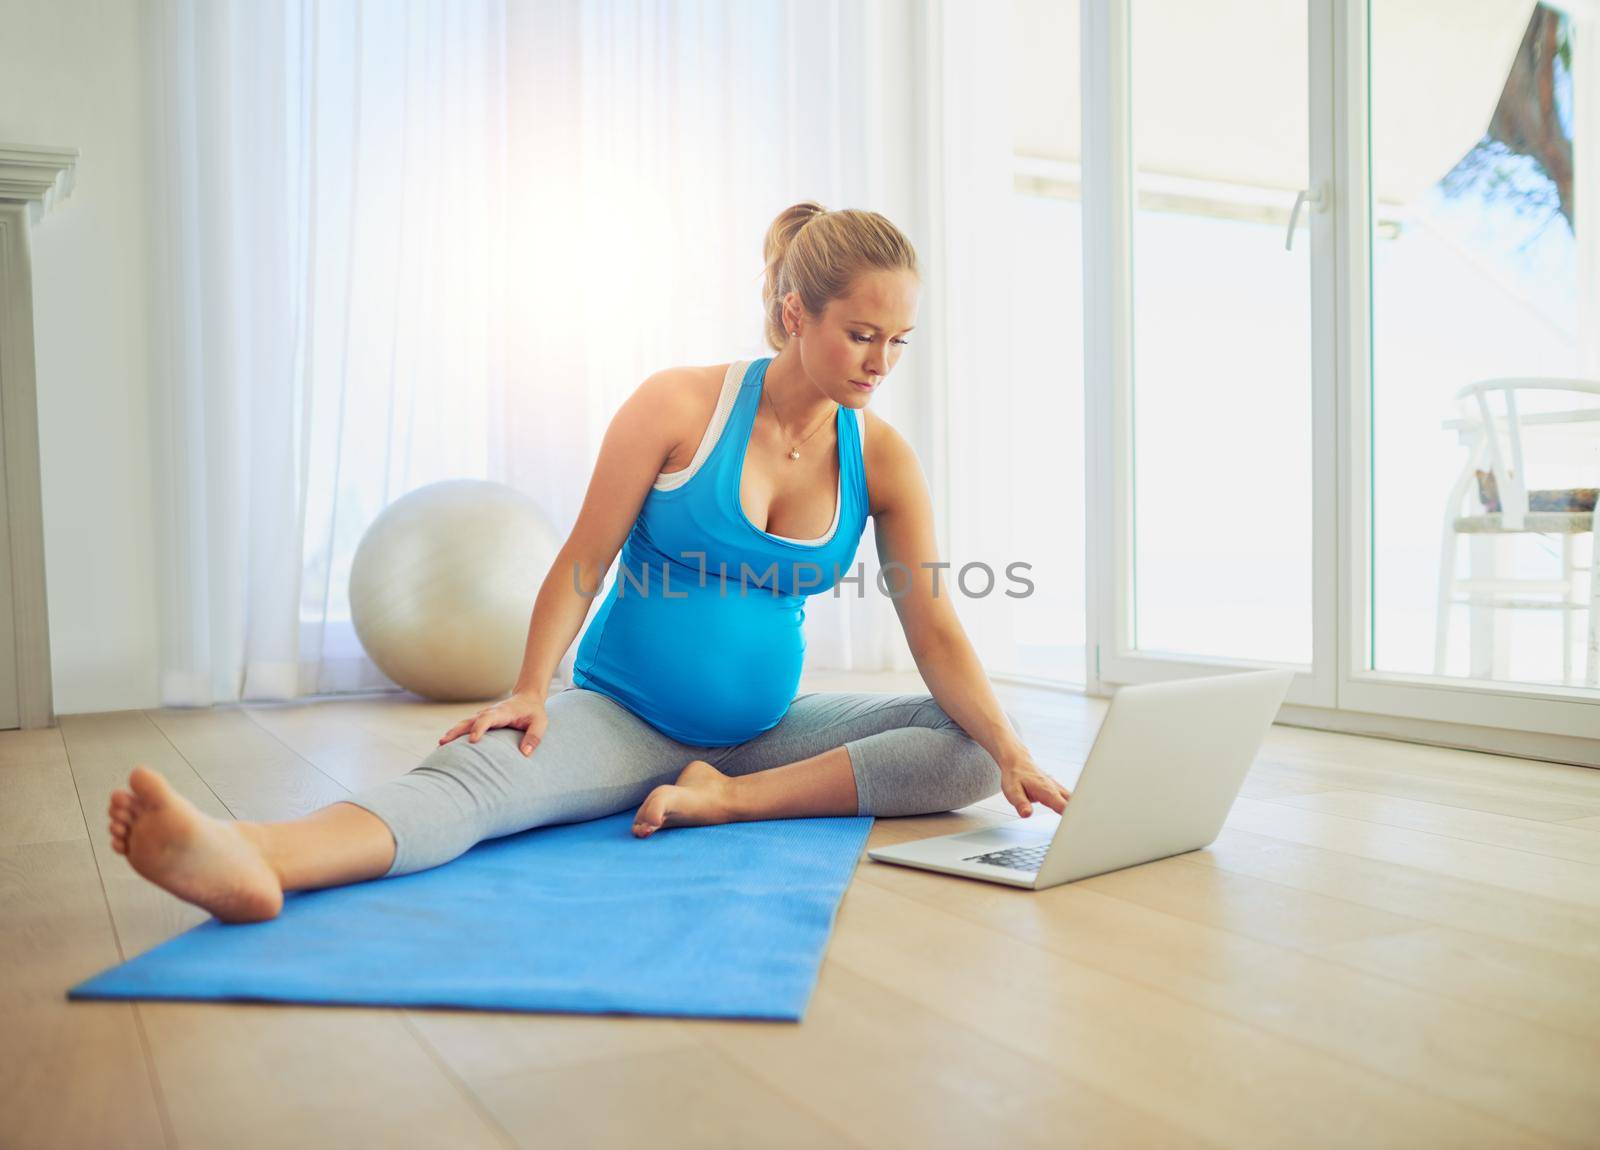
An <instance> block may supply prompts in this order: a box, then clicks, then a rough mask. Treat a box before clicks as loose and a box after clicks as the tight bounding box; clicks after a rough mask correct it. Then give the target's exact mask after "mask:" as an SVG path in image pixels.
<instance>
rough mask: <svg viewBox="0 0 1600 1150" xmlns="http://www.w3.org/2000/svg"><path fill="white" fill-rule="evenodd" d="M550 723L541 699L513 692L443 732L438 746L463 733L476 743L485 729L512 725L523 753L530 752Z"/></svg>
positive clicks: (470, 741)
mask: <svg viewBox="0 0 1600 1150" xmlns="http://www.w3.org/2000/svg"><path fill="white" fill-rule="evenodd" d="M549 725H550V717H549V716H548V715H546V714H545V711H544V700H543V699H539V698H534V697H533V696H532V695H512V696H511V697H510V698H509V699H505V700H503V701H502V702H499V703H496V704H495V705H494V706H492V707H485V708H484V709H483V710H481V711H479V712H478V713H477V714H476V715H474V716H472V718H470V719H462V720H461V721H460V722H459V723H457V724H456V725H455V726H453V727H451V728H450V729H449V730H448V731H446V732H445V733H444V737H443V738H442V739H440V740H439V745H440V746H441V747H442V746H444V745H445V744H446V743H448V742H450V741H451V740H453V739H458V738H460V737H461V736H462V735H464V734H465V735H467V741H468V742H469V743H476V742H477V741H478V740H479V739H481V738H483V733H484V732H485V731H488V730H491V729H493V728H495V727H514V728H516V729H517V730H519V731H522V732H523V736H522V753H523V754H524V755H531V754H533V751H534V748H535V747H537V746H538V745H539V740H540V739H542V738H543V737H544V731H545V728H546V727H547V726H549ZM468 732H470V734H468Z"/></svg>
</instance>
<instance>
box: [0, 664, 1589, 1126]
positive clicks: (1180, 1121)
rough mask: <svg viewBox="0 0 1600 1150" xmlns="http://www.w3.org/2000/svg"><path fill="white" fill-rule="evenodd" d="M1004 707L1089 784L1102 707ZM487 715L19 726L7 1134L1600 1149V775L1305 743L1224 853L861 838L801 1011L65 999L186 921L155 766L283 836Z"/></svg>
mask: <svg viewBox="0 0 1600 1150" xmlns="http://www.w3.org/2000/svg"><path fill="white" fill-rule="evenodd" d="M807 689H811V690H819V689H854V690H904V689H917V690H920V689H922V688H921V687H920V681H915V680H912V681H911V683H910V685H909V686H908V684H907V681H906V680H905V679H904V678H903V677H901V678H897V679H892V680H891V679H887V678H882V677H877V676H853V677H850V676H847V677H837V676H835V677H829V678H828V679H826V680H823V679H817V680H808V683H807ZM1001 696H1002V699H1003V701H1004V702H1006V703H1007V705H1008V706H1010V707H1012V709H1013V710H1014V711H1015V712H1016V713H1017V714H1018V715H1019V717H1020V719H1021V721H1022V722H1023V723H1024V724H1025V726H1024V729H1023V734H1024V737H1025V739H1026V741H1027V743H1028V745H1029V747H1030V748H1031V749H1032V750H1033V752H1034V755H1035V758H1036V759H1037V760H1038V761H1039V762H1040V763H1041V764H1042V765H1044V766H1045V767H1046V769H1048V770H1052V771H1053V772H1054V773H1056V774H1057V776H1058V777H1060V778H1061V779H1062V781H1063V782H1066V783H1068V784H1069V785H1071V784H1072V783H1073V782H1074V780H1075V779H1076V776H1077V771H1078V767H1077V765H1076V764H1078V763H1080V762H1081V761H1082V758H1083V757H1084V755H1086V754H1087V751H1088V748H1089V745H1090V743H1091V742H1092V740H1093V737H1094V732H1095V730H1096V728H1097V726H1098V724H1099V722H1100V719H1101V717H1102V716H1103V714H1104V712H1105V707H1106V703H1105V702H1103V701H1101V700H1094V699H1086V698H1082V697H1077V696H1062V695H1057V694H1048V693H1045V692H1037V691H1028V690H1023V689H1018V688H1002V689H1001ZM473 710H475V708H471V707H467V708H463V707H462V706H459V705H452V706H438V705H429V704H423V703H419V702H416V701H403V700H397V699H393V698H390V699H370V698H369V699H361V700H346V701H325V702H315V703H307V704H303V705H293V706H249V707H244V708H224V709H215V710H209V711H179V710H170V711H143V712H139V711H135V712H122V713H118V714H101V715H83V716H77V717H66V718H63V719H62V720H61V725H60V728H59V729H52V730H46V731H28V732H6V733H4V734H0V1146H4V1147H7V1148H13V1147H15V1148H33V1147H46V1146H60V1147H74V1148H76V1147H143V1146H173V1147H179V1146H181V1147H213V1146H227V1147H254V1146H283V1147H295V1148H297V1150H301V1148H306V1147H319V1146H330V1147H331V1146H337V1147H349V1146H370V1147H394V1146H418V1147H429V1148H435V1147H478V1146H483V1147H505V1146H528V1147H534V1146H539V1147H551V1146H560V1147H565V1146H612V1145H614V1146H624V1145H629V1146H640V1145H648V1146H650V1147H652V1148H654V1147H660V1146H694V1147H703V1146H734V1147H760V1146H804V1147H818V1146H835V1145H837V1146H895V1147H900V1146H907V1147H909V1146H917V1147H921V1146H952V1147H970V1146H989V1145H994V1146H1016V1147H1024V1146H1064V1145H1086V1146H1125V1145H1127V1146H1161V1147H1167V1146H1183V1145H1214V1146H1227V1147H1237V1146H1289V1145H1293V1146H1322V1145H1326V1146H1361V1147H1371V1146H1385V1145H1402V1146H1418V1147H1432V1146H1472V1145H1481V1146H1522V1145H1530V1146H1532V1145H1538V1146H1543V1145H1572V1146H1577V1145H1588V1146H1594V1145H1596V1144H1597V1143H1600V1038H1597V1036H1600V772H1595V771H1591V770H1586V769H1583V768H1578V767H1566V766H1557V765H1553V764H1548V763H1539V762H1531V761H1525V760H1518V759H1510V758H1502V757H1497V756H1494V755H1486V754H1474V753H1467V752H1461V751H1448V750H1439V749H1435V748H1429V747H1418V746H1411V745H1406V744H1400V743H1393V742H1387V741H1383V740H1378V739H1367V738H1358V737H1352V736H1347V735H1336V734H1327V733H1322V732H1314V731H1305V730H1294V729H1290V728H1285V727H1275V728H1273V730H1272V732H1271V734H1270V736H1269V737H1268V740H1267V743H1266V745H1265V747H1264V749H1263V752H1262V754H1261V756H1260V758H1259V760H1258V762H1257V764H1256V766H1255V767H1254V769H1253V770H1252V772H1251V774H1250V777H1249V781H1248V782H1247V783H1246V786H1245V789H1244V794H1243V796H1242V797H1241V798H1240V799H1239V801H1238V803H1237V804H1236V805H1235V807H1234V810H1233V813H1232V815H1231V817H1230V819H1229V821H1228V825H1227V828H1226V829H1225V830H1224V832H1223V833H1222V835H1221V837H1220V838H1218V840H1217V841H1216V842H1215V843H1214V844H1213V845H1212V846H1211V847H1209V848H1207V849H1206V850H1203V851H1199V852H1195V853H1191V854H1189V855H1185V856H1181V857H1178V858H1173V859H1167V860H1164V861H1161V862H1156V863H1151V864H1149V865H1147V866H1142V867H1135V868H1133V869H1130V870H1126V871H1122V872H1119V873H1115V874H1109V875H1103V876H1100V877H1098V878H1092V879H1087V880H1085V881H1082V882H1078V883H1073V884H1070V885H1067V886H1062V887H1056V888H1055V889H1053V890H1049V891H1044V892H1038V893H1033V892H1027V891H1019V890H1012V889H1009V888H1006V887H1000V886H993V885H990V884H988V883H981V882H973V881H970V880H964V879H957V878H948V877H944V876H940V875H935V874H930V873H926V872H921V871H913V870H907V869H904V868H899V867H894V866H887V865H882V864H879V863H875V862H871V861H868V860H866V859H865V858H863V860H862V862H861V864H860V867H859V869H858V871H857V873H856V877H855V879H854V881H853V882H852V884H851V886H850V888H849V891H848V892H847V893H846V895H845V898H844V902H843V904H842V907H841V909H840V912H839V918H838V922H837V925H836V929H835V933H834V936H833V938H832V940H831V942H830V944H829V947H828V951H827V956H826V958H825V960H824V962H823V965H822V971H821V977H820V980H819V982H818V985H817V989H816V993H815V995H814V997H813V999H812V1001H811V1006H810V1010H809V1013H808V1014H807V1016H806V1018H805V1020H804V1022H802V1023H800V1024H798V1025H796V1024H792V1023H774V1024H768V1023H753V1022H718V1021H698V1020H691V1021H682V1020H675V1019H664V1018H632V1017H620V1016H610V1017H607V1016H582V1015H517V1014H488V1013H475V1012H455V1011H440V1010H383V1009H343V1008H339V1009H329V1008H302V1007H281V1006H249V1005H239V1006H234V1005H212V1004H200V1003H141V1004H130V1003H111V1002H81V1003H69V1002H67V1001H66V999H65V997H64V994H65V991H66V988H67V987H68V986H69V985H71V984H73V983H75V982H77V981H79V980H81V979H83V978H86V977H88V976H89V975H91V974H94V973H96V972H97V971H99V970H101V969H103V968H105V967H107V966H110V965H112V964H114V963H116V962H117V961H119V960H120V959H123V958H127V957H131V956H133V955H136V954H138V953H140V952H142V951H144V950H146V949H148V948H149V947H151V946H153V945H155V944H156V943H158V942H161V941H162V940H164V939H167V938H169V937H171V936H172V935H174V934H177V933H178V932H180V931H183V930H185V929H187V928H188V927H190V926H193V925H194V924H195V923H197V922H199V921H201V920H202V919H203V918H204V915H203V914H202V913H201V912H199V911H197V910H195V909H194V908H192V907H190V906H188V905H187V904H185V903H182V902H179V901H177V900H176V899H173V898H172V897H170V896H168V895H166V894H165V893H163V892H161V891H160V890H158V889H156V888H154V887H152V886H150V885H149V884H148V883H146V882H144V881H143V880H142V879H140V878H139V877H138V876H137V875H135V874H134V873H133V872H132V870H131V869H130V868H129V867H128V865H127V862H126V861H125V860H124V859H123V858H122V857H121V856H119V855H117V854H115V853H113V852H112V851H111V849H110V847H109V845H108V843H107V840H106V835H105V824H106V818H105V813H104V812H105V808H106V802H107V797H108V795H109V793H110V791H111V790H112V788H113V787H114V786H117V785H119V784H120V783H121V782H122V780H123V779H125V777H126V775H127V773H128V770H129V768H130V766H131V765H132V764H133V763H135V762H145V763H148V764H151V765H152V766H154V767H156V768H158V769H160V770H162V771H163V772H165V773H166V774H167V776H168V777H169V778H171V779H172V780H173V782H174V783H175V784H176V785H177V787H178V789H179V790H181V791H182V792H183V793H184V794H185V795H187V796H188V797H189V798H190V799H192V800H194V801H195V802H196V803H198V804H199V805H200V806H201V807H202V808H203V809H204V810H206V811H209V812H211V813H213V814H216V815H220V816H229V815H232V816H234V817H237V818H245V819H274V818H286V817H290V816H293V815H296V814H300V813H304V812H307V811H310V810H313V809H315V808H317V807H319V806H322V805H324V804H326V803H328V802H330V801H333V800H336V799H338V798H339V797H340V796H342V795H343V794H345V793H346V792H347V790H350V789H355V788H359V787H362V786H365V785H367V784H369V783H372V782H374V781H377V780H381V779H385V778H388V777H390V776H393V775H397V774H400V773H403V772H404V771H406V770H408V769H409V768H410V767H412V766H413V765H415V763H416V762H417V761H418V760H419V759H421V758H422V757H423V756H424V755H426V754H427V753H428V751H430V750H431V749H432V748H433V746H434V745H435V743H436V740H437V738H438V736H439V735H440V734H441V733H442V732H443V731H444V730H445V728H446V727H447V726H449V725H450V723H451V722H453V721H454V720H455V719H457V718H459V717H462V716H463V715H465V714H470V713H471V712H472V711H473ZM1009 817H1014V812H1011V811H1010V809H1009V807H1007V806H1005V804H1004V803H1003V802H1002V801H1000V800H998V799H993V800H989V801H987V802H985V803H983V804H979V805H978V806H976V807H972V808H969V809H968V810H966V811H964V812H960V813H957V814H946V815H939V816H934V817H929V818H919V819H890V820H880V821H879V822H878V823H877V824H876V825H875V827H874V829H873V832H872V838H871V842H872V843H874V844H877V843H885V842H892V841H897V840H901V839H907V838H915V837H920V836H925V835H930V834H935V833H946V832H949V831H952V830H958V829H961V828H963V827H972V826H978V825H983V824H986V823H990V822H996V821H1000V820H1003V819H1006V818H1009ZM1040 817H1041V816H1040V815H1038V814H1036V815H1035V819H1039V818H1040ZM1053 818H1054V816H1053V815H1050V814H1048V812H1046V813H1045V815H1044V819H1045V820H1046V821H1048V820H1052V819H1053Z"/></svg>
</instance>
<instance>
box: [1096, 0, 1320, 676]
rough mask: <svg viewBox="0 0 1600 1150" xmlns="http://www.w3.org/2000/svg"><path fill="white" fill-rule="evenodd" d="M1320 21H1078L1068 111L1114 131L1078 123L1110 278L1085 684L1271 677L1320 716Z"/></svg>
mask: <svg viewBox="0 0 1600 1150" xmlns="http://www.w3.org/2000/svg"><path fill="white" fill-rule="evenodd" d="M1328 21H1329V17H1328V5H1326V4H1324V3H1320V2H1318V3H1311V4H1308V3H1307V0H1274V2H1271V3H1261V2H1259V0H1229V2H1226V3H1220V2H1219V3H1211V4H1205V5H1194V4H1187V3H1184V2H1183V0H1122V2H1118V3H1105V4H1101V5H1099V6H1098V7H1097V9H1096V12H1095V13H1094V16H1093V18H1091V20H1090V21H1088V22H1087V23H1086V28H1091V29H1092V34H1095V35H1097V36H1098V39H1099V41H1100V43H1099V44H1097V45H1096V46H1095V47H1094V48H1092V49H1090V50H1089V51H1086V53H1085V58H1086V61H1087V59H1088V58H1089V56H1090V55H1091V53H1092V52H1093V51H1095V50H1101V51H1103V52H1104V56H1102V57H1101V59H1103V60H1104V61H1105V67H1104V68H1103V69H1102V70H1101V71H1100V72H1098V73H1097V74H1095V75H1094V76H1092V77H1090V78H1089V79H1090V82H1096V83H1098V84H1099V88H1098V89H1097V90H1096V91H1093V92H1091V91H1090V90H1089V88H1088V87H1087V86H1086V88H1085V104H1086V106H1089V107H1099V108H1105V109H1114V111H1113V113H1112V118H1113V119H1114V120H1115V121H1116V126H1115V127H1110V125H1109V124H1108V125H1106V126H1107V128H1108V129H1109V130H1108V131H1106V132H1104V133H1101V134H1099V135H1098V136H1097V135H1096V133H1094V132H1093V131H1092V130H1091V129H1090V127H1089V125H1087V124H1086V126H1085V136H1086V139H1089V140H1097V142H1098V143H1100V145H1101V147H1102V151H1101V153H1100V154H1099V155H1098V156H1096V155H1093V154H1092V153H1090V152H1088V150H1087V149H1086V160H1085V164H1086V170H1085V178H1086V185H1087V184H1089V183H1091V182H1092V183H1093V184H1094V192H1095V193H1096V195H1095V196H1094V200H1095V202H1094V203H1092V204H1090V205H1088V206H1087V207H1086V217H1085V218H1086V233H1091V234H1092V232H1094V231H1099V232H1101V233H1102V234H1103V235H1104V236H1106V237H1107V239H1108V242H1105V243H1102V244H1101V245H1100V246H1099V248H1098V249H1097V250H1093V251H1092V254H1090V255H1089V256H1088V258H1087V259H1086V266H1087V267H1088V272H1089V275H1090V276H1092V277H1097V278H1099V279H1100V282H1101V283H1102V284H1105V285H1109V288H1108V290H1106V292H1105V295H1106V298H1107V301H1108V306H1107V307H1106V312H1105V315H1104V318H1103V322H1102V323H1094V322H1093V321H1092V320H1091V321H1090V324H1089V328H1090V332H1091V333H1092V334H1095V335H1098V336H1099V339H1098V342H1097V344H1096V346H1095V348H1094V349H1093V351H1094V352H1095V353H1097V358H1096V359H1092V360H1091V367H1090V376H1091V378H1098V379H1100V380H1101V381H1102V384H1103V386H1102V389H1101V398H1102V399H1103V400H1104V403H1103V404H1102V406H1101V407H1100V411H1099V414H1100V421H1099V425H1098V429H1099V432H1100V435H1099V436H1097V438H1098V439H1099V440H1100V441H1101V442H1102V443H1104V444H1106V445H1107V446H1109V447H1111V448H1112V450H1110V451H1108V452H1106V453H1105V458H1104V459H1103V460H1102V470H1101V472H1100V474H1101V475H1102V477H1103V484H1104V486H1103V487H1102V491H1104V492H1109V493H1110V494H1111V497H1112V498H1111V501H1110V502H1111V503H1112V505H1113V506H1112V507H1111V508H1110V509H1109V514H1108V515H1107V516H1106V517H1105V520H1104V521H1102V522H1101V524H1100V528H1101V532H1102V534H1101V535H1100V538H1101V540H1102V541H1103V545H1102V547H1101V548H1099V549H1098V551H1099V555H1100V558H1101V562H1100V564H1099V567H1100V578H1099V579H1098V580H1094V579H1092V580H1091V582H1093V583H1095V584H1096V585H1097V586H1096V590H1097V592H1098V594H1096V595H1095V596H1094V598H1095V601H1096V603H1097V605H1098V606H1099V608H1100V610H1099V612H1098V616H1099V620H1100V624H1101V625H1100V626H1099V627H1098V628H1096V631H1097V634H1096V635H1095V637H1094V640H1093V644H1092V645H1093V649H1094V650H1095V652H1096V653H1097V655H1098V675H1099V679H1100V681H1101V682H1102V683H1108V684H1114V683H1125V682H1140V681H1146V680H1151V679H1161V678H1168V677H1172V676H1175V675H1187V674H1206V673H1214V672H1218V671H1227V670H1236V669H1242V668H1249V667H1271V666H1276V667H1288V668H1292V669H1294V670H1296V671H1298V672H1299V673H1300V674H1299V676H1298V677H1297V679H1296V683H1295V686H1294V689H1293V691H1292V692H1291V695H1290V698H1291V699H1292V700H1294V701H1297V702H1304V703H1318V702H1320V703H1323V704H1326V705H1331V703H1332V697H1333V682H1332V674H1331V660H1325V662H1327V663H1328V666H1327V668H1325V669H1322V670H1320V671H1319V668H1318V661H1317V659H1316V658H1315V656H1316V654H1317V651H1318V649H1319V638H1320V639H1321V644H1320V646H1323V647H1328V648H1329V649H1330V650H1331V634H1332V633H1331V629H1329V628H1326V627H1324V628H1323V630H1325V631H1327V633H1326V634H1322V635H1319V627H1318V616H1319V612H1318V610H1317V608H1318V603H1319V595H1320V596H1321V599H1322V602H1323V611H1322V612H1321V614H1322V615H1323V616H1324V617H1326V618H1330V619H1331V616H1332V613H1333V612H1332V607H1333V602H1334V599H1333V595H1332V583H1331V580H1329V579H1322V580H1319V579H1318V577H1317V572H1318V570H1319V568H1320V569H1322V570H1324V571H1328V572H1331V571H1332V568H1333V559H1334V556H1333V552H1332V550H1331V544H1332V541H1333V540H1334V538H1335V533H1334V531H1333V530H1332V526H1333V525H1332V505H1331V503H1328V502H1327V501H1325V500H1324V501H1323V502H1322V503H1319V501H1318V498H1317V493H1318V482H1317V479H1318V469H1319V467H1322V468H1326V467H1327V466H1328V465H1329V464H1330V463H1331V459H1332V450H1331V442H1329V443H1319V441H1318V436H1317V434H1316V432H1317V428H1318V426H1319V423H1321V424H1322V425H1324V426H1326V425H1327V424H1328V422H1329V421H1328V420H1327V418H1326V417H1327V416H1328V415H1329V414H1331V409H1330V410H1328V411H1323V412H1322V416H1323V418H1322V419H1320V420H1319V418H1318V416H1319V406H1318V405H1319V397H1324V398H1323V399H1322V402H1324V403H1325V402H1326V400H1325V397H1326V396H1327V395H1329V394H1330V393H1331V388H1330V385H1331V380H1332V375H1331V372H1330V371H1329V370H1328V369H1327V366H1326V365H1329V364H1331V359H1330V358H1329V356H1328V354H1327V352H1328V349H1329V348H1331V346H1332V327H1333V313H1332V307H1331V302H1332V300H1333V292H1332V284H1333V278H1332V276H1333V267H1332V259H1331V255H1332V251H1333V247H1332V242H1331V239H1332V233H1331V230H1330V223H1329V222H1330V220H1331V215H1330V212H1329V210H1328V209H1329V206H1330V199H1331V196H1330V189H1329V171H1328V167H1329V156H1330V153H1329V148H1328V141H1329V140H1330V138H1331V134H1332V124H1331V114H1332V113H1331V108H1332V100H1331V80H1332V74H1331V68H1330V66H1329V64H1328V62H1327V60H1328V56H1327V50H1328V39H1329V38H1328V35H1327V31H1326V25H1327V23H1328ZM1319 22H1320V23H1319ZM1093 161H1098V163H1094V164H1093V167H1092V168H1091V167H1090V165H1091V163H1092V162H1093ZM1102 197H1103V198H1102ZM1096 208H1098V209H1099V210H1100V211H1101V213H1102V216H1103V217H1104V218H1102V219H1101V221H1100V224H1099V227H1098V228H1096V227H1095V225H1093V224H1089V223H1088V219H1089V215H1090V214H1091V213H1092V212H1093V211H1094V210H1095V209H1096ZM1086 247H1090V248H1092V247H1093V245H1090V244H1088V243H1087V241H1086ZM1090 282H1091V283H1092V282H1093V280H1091V281H1090ZM1091 290H1092V289H1091ZM1319 373H1320V374H1319ZM1105 384H1109V392H1108V391H1107V390H1106V388H1105V386H1104V385H1105ZM1325 485H1326V480H1325ZM1319 526H1320V528H1321V529H1320V530H1319Z"/></svg>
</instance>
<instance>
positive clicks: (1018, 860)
mask: <svg viewBox="0 0 1600 1150" xmlns="http://www.w3.org/2000/svg"><path fill="white" fill-rule="evenodd" d="M1049 849H1050V844H1049V843H1040V844H1039V845H1038V846H1036V847H1006V849H1005V850H1000V851H990V852H989V853H988V854H982V855H971V856H969V857H968V858H966V859H964V860H962V861H964V862H981V863H988V864H989V865H990V866H1003V867H1010V868H1011V869H1012V870H1038V869H1039V867H1040V866H1042V865H1043V864H1044V856H1045V852H1046V851H1048V850H1049Z"/></svg>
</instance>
